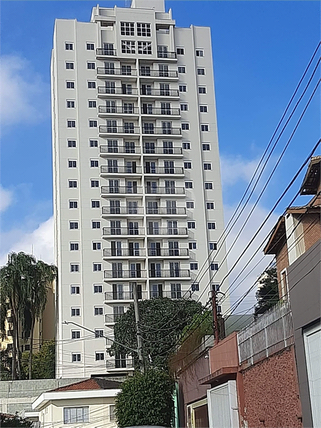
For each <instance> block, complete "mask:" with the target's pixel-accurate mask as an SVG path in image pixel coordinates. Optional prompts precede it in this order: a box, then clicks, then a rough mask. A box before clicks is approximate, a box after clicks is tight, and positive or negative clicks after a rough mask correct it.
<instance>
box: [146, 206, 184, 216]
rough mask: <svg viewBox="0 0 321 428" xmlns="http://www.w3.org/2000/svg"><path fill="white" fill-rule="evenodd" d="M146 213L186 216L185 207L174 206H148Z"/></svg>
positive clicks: (148, 214)
mask: <svg viewBox="0 0 321 428" xmlns="http://www.w3.org/2000/svg"><path fill="white" fill-rule="evenodd" d="M146 215H147V216H150V215H158V216H159V215H161V216H164V217H166V216H175V217H177V216H183V217H184V216H186V208H185V207H176V208H166V207H159V208H149V207H146Z"/></svg>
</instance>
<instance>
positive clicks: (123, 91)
mask: <svg viewBox="0 0 321 428" xmlns="http://www.w3.org/2000/svg"><path fill="white" fill-rule="evenodd" d="M98 95H112V96H115V95H122V96H134V97H135V98H137V95H138V89H137V88H131V89H128V88H122V87H114V88H110V87H106V86H98Z"/></svg>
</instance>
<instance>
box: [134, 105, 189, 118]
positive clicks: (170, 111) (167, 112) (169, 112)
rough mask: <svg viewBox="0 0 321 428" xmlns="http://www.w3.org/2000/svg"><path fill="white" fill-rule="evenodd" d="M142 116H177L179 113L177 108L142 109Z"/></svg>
mask: <svg viewBox="0 0 321 428" xmlns="http://www.w3.org/2000/svg"><path fill="white" fill-rule="evenodd" d="M141 110H142V114H148V115H150V114H155V115H164V116H179V115H180V113H181V111H180V109H179V108H157V107H153V108H146V107H144V106H143V107H142V109H141Z"/></svg>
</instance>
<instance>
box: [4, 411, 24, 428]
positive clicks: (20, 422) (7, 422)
mask: <svg viewBox="0 0 321 428" xmlns="http://www.w3.org/2000/svg"><path fill="white" fill-rule="evenodd" d="M31 425H32V422H30V421H27V420H26V419H23V418H20V417H19V416H18V414H17V413H16V414H15V415H14V416H9V415H6V414H3V413H0V426H1V427H8V428H11V427H31Z"/></svg>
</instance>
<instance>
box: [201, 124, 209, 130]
mask: <svg viewBox="0 0 321 428" xmlns="http://www.w3.org/2000/svg"><path fill="white" fill-rule="evenodd" d="M201 131H204V132H207V131H209V127H208V125H201Z"/></svg>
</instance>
